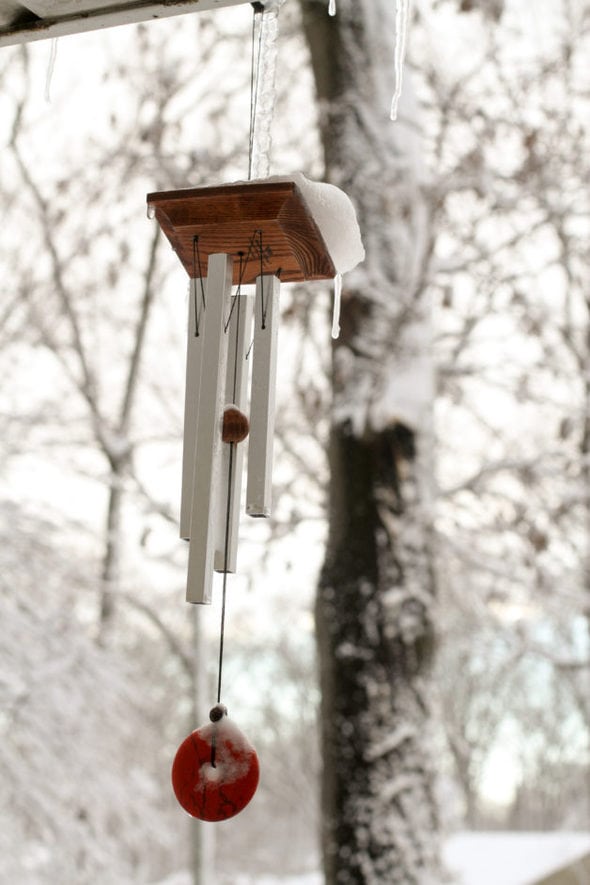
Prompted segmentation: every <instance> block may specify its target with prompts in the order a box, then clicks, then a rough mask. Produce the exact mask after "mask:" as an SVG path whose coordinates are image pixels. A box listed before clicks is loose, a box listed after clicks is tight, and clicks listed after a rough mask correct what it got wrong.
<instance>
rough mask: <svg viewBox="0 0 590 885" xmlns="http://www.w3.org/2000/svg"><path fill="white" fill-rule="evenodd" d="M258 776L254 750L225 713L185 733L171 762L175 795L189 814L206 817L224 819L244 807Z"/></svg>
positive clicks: (258, 771)
mask: <svg viewBox="0 0 590 885" xmlns="http://www.w3.org/2000/svg"><path fill="white" fill-rule="evenodd" d="M213 743H214V744H215V751H214V754H213V755H212V745H213ZM212 762H213V764H212ZM259 776H260V769H259V766H258V756H257V755H256V751H255V750H254V748H253V747H252V746H251V745H250V744H249V743H248V741H247V740H246V738H245V737H244V735H243V734H242V732H241V731H240V729H239V728H237V727H236V726H235V725H234V724H233V722H230V721H229V720H228V718H227V717H226V716H224V718H223V719H222V720H221V721H220V722H213V723H211V724H210V725H203V726H202V727H201V728H197V730H196V731H193V733H192V734H189V736H188V737H187V738H186V739H185V740H184V741H183V742H182V744H181V745H180V747H179V748H178V750H177V753H176V756H175V757H174V762H173V764H172V787H173V789H174V793H175V795H176V798H177V799H178V801H179V802H180V804H181V805H182V807H183V808H184V810H185V811H188V813H189V814H191V815H192V816H193V817H198V818H199V819H200V820H207V821H219V820H226V819H227V818H228V817H233V816H234V814H238V812H240V811H241V810H242V809H243V808H245V807H246V805H247V804H248V802H249V801H250V799H251V798H252V796H253V795H254V793H255V792H256V787H257V786H258V779H259Z"/></svg>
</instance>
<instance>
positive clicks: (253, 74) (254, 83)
mask: <svg viewBox="0 0 590 885" xmlns="http://www.w3.org/2000/svg"><path fill="white" fill-rule="evenodd" d="M252 6H253V7H254V16H253V18H252V61H251V65H250V139H249V145H248V181H250V180H251V179H252V163H253V155H254V133H255V129H256V113H257V110H258V84H259V82H260V59H261V56H262V33H263V29H264V6H263V5H262V3H256V4H254V3H253V4H252ZM257 16H259V17H260V26H259V28H258V48H257V47H256V21H257Z"/></svg>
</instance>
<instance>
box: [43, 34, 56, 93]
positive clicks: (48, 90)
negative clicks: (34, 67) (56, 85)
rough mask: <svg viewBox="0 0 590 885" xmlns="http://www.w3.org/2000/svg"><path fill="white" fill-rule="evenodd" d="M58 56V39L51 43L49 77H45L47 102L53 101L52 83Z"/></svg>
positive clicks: (48, 66)
mask: <svg viewBox="0 0 590 885" xmlns="http://www.w3.org/2000/svg"><path fill="white" fill-rule="evenodd" d="M56 56H57V37H54V38H53V40H52V41H51V49H50V51H49V61H48V63H47V75H46V77H45V101H47V102H50V101H51V81H52V79H53V71H54V68H55V58H56Z"/></svg>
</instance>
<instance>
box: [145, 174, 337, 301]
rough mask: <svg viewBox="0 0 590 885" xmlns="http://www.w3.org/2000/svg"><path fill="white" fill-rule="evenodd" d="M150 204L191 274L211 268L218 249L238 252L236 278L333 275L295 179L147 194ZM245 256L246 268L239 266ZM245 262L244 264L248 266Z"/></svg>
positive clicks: (289, 279)
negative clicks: (213, 255)
mask: <svg viewBox="0 0 590 885" xmlns="http://www.w3.org/2000/svg"><path fill="white" fill-rule="evenodd" d="M147 202H148V206H150V207H153V210H155V217H156V219H157V220H158V223H159V224H160V227H161V228H162V230H163V231H164V233H165V234H166V236H167V237H168V240H169V241H170V243H171V245H172V248H173V249H174V250H175V252H176V253H177V255H178V257H179V258H180V260H181V262H182V264H183V265H184V268H185V270H186V272H187V273H188V275H189V277H191V278H195V277H198V276H200V275H201V274H200V271H199V267H198V266H197V261H196V252H197V250H196V246H195V237H198V255H199V256H200V260H201V271H202V274H203V275H204V276H205V275H206V272H207V257H208V256H209V255H212V254H215V253H216V252H223V253H226V254H228V255H232V256H233V258H234V284H237V283H238V282H240V275H241V278H242V282H243V283H253V282H254V281H255V279H256V277H258V276H260V275H261V273H264V274H277V275H279V276H280V279H281V281H282V282H286V283H290V282H302V281H303V280H324V279H332V278H333V277H334V276H335V275H336V270H335V268H334V264H333V262H332V259H331V257H330V254H329V252H328V250H327V248H326V244H325V242H324V240H323V237H322V235H321V233H320V230H319V228H318V226H317V224H316V222H315V221H314V218H313V215H312V213H311V212H310V209H309V207H308V206H307V204H306V203H305V201H304V199H303V197H302V195H301V192H300V191H299V189H298V187H297V185H296V184H295V182H293V181H268V182H250V183H245V184H230V185H222V186H220V187H204V188H187V189H185V190H177V191H164V192H160V193H153V194H148V197H147ZM240 255H241V256H242V271H241V270H240V260H239V259H240ZM244 265H245V266H244Z"/></svg>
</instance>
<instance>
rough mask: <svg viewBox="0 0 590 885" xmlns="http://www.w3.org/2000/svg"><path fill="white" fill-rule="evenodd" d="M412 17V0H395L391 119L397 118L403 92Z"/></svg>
mask: <svg viewBox="0 0 590 885" xmlns="http://www.w3.org/2000/svg"><path fill="white" fill-rule="evenodd" d="M409 18H410V0H395V54H394V67H395V92H394V94H393V99H392V101H391V114H390V116H391V119H392V120H397V106H398V104H399V99H400V96H401V94H402V77H403V70H404V59H405V57H406V37H407V33H408V21H409Z"/></svg>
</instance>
